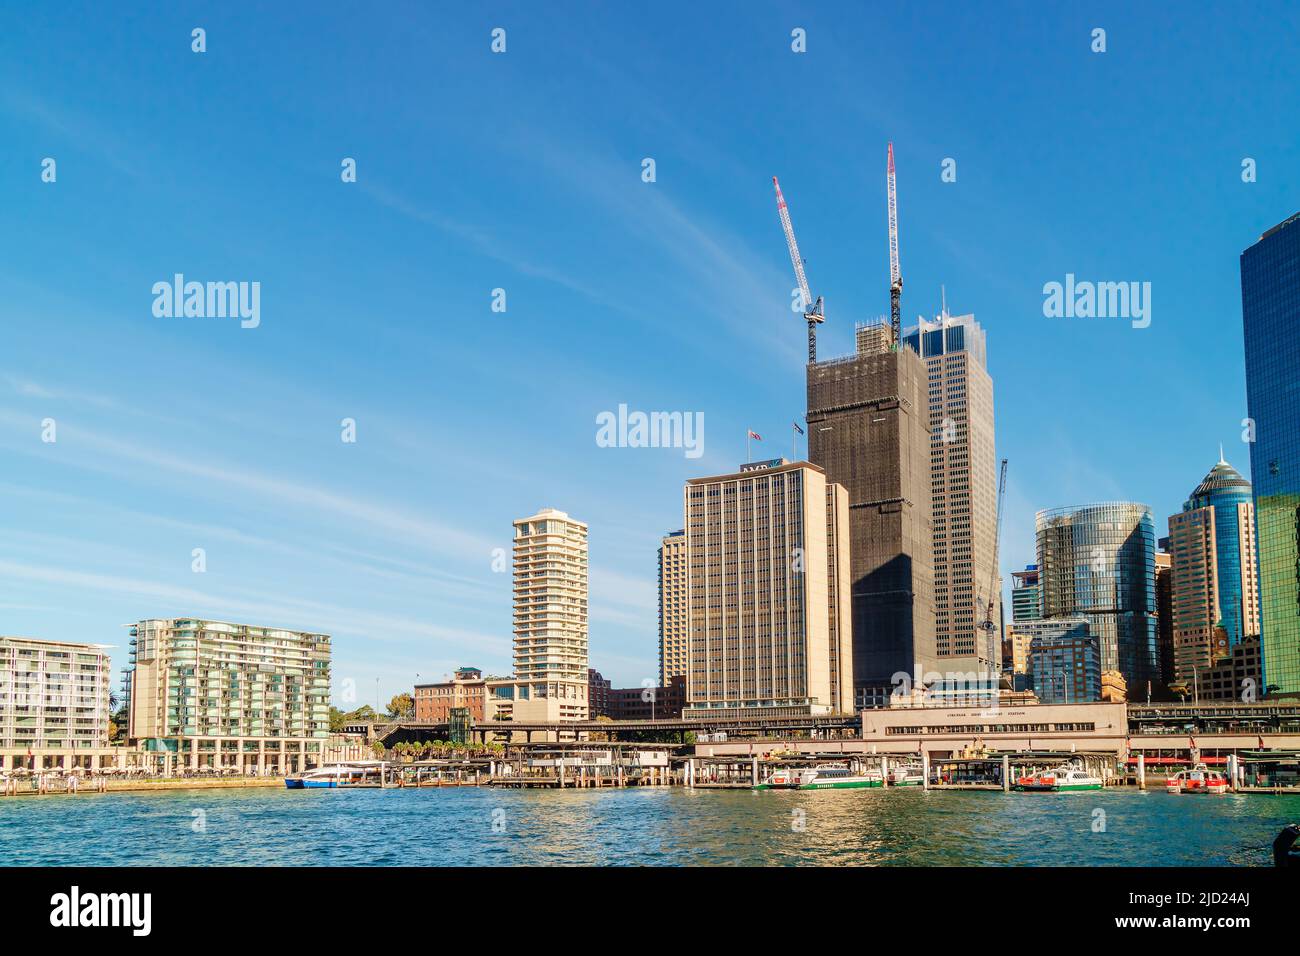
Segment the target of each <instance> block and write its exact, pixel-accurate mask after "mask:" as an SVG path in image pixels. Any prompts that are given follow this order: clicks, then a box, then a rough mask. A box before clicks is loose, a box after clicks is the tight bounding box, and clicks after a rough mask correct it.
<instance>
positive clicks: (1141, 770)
mask: <svg viewBox="0 0 1300 956" xmlns="http://www.w3.org/2000/svg"><path fill="white" fill-rule="evenodd" d="M1146 788H1147V755H1146V754H1138V789H1139V790H1145V789H1146Z"/></svg>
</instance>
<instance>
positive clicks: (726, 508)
mask: <svg viewBox="0 0 1300 956" xmlns="http://www.w3.org/2000/svg"><path fill="white" fill-rule="evenodd" d="M684 510H685V515H686V529H685V530H686V549H687V602H688V609H689V610H688V614H689V628H690V638H689V653H690V668H689V671H688V674H687V680H686V709H687V710H688V711H690V712H691V713H692V714H694V715H701V714H703V715H708V714H719V715H726V716H749V715H754V716H760V715H763V714H777V713H780V714H807V713H832V712H850V711H851V710H852V707H853V694H852V677H851V674H852V660H853V651H852V645H851V633H852V630H851V627H852V625H851V617H850V610H849V603H848V602H847V601H845V600H843V596H844V595H846V594H848V593H849V589H850V583H849V567H848V566H849V560H850V555H849V554H846V550H847V549H846V544H847V542H848V540H849V514H848V511H849V509H848V497H847V494H846V493H845V491H844V489H843V488H842V487H839V486H837V485H835V484H834V483H831V482H828V481H827V479H826V474H825V472H823V471H822V469H821V468H819V467H817V466H816V465H813V464H810V463H809V462H794V463H791V462H788V461H786V460H785V459H783V458H778V459H774V460H771V461H765V462H756V463H752V464H747V465H744V466H742V467H741V469H740V471H739V472H737V473H733V474H727V475H717V476H713V477H708V478H693V479H691V480H689V481H688V482H687V483H686V487H685V491H684Z"/></svg>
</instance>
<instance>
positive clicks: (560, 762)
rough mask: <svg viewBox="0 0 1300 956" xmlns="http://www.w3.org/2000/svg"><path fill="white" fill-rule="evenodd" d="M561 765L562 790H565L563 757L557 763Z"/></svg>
mask: <svg viewBox="0 0 1300 956" xmlns="http://www.w3.org/2000/svg"><path fill="white" fill-rule="evenodd" d="M556 763H558V764H559V765H560V789H561V790H563V789H564V758H563V757H561V758H560V759H559V760H557V761H556Z"/></svg>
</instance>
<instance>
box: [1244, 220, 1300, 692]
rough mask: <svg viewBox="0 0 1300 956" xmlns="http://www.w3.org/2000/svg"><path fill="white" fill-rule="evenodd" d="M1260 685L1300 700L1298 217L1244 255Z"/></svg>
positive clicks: (1247, 395)
mask: <svg viewBox="0 0 1300 956" xmlns="http://www.w3.org/2000/svg"><path fill="white" fill-rule="evenodd" d="M1241 313H1242V321H1243V325H1244V328H1245V341H1246V403H1247V414H1248V415H1249V416H1250V421H1249V430H1248V435H1247V437H1253V439H1254V441H1253V442H1252V444H1251V446H1250V474H1251V480H1252V481H1253V483H1254V486H1255V522H1256V528H1257V543H1258V551H1259V593H1260V617H1261V628H1262V634H1263V641H1262V645H1263V646H1262V651H1263V657H1264V683H1265V686H1266V689H1267V690H1268V692H1269V694H1270V696H1276V695H1278V694H1285V695H1288V696H1294V695H1300V572H1297V570H1296V569H1297V568H1300V401H1297V396H1298V395H1300V388H1298V386H1297V382H1298V381H1300V335H1297V332H1296V330H1297V329H1300V213H1297V214H1296V215H1294V216H1292V217H1291V218H1290V219H1287V220H1286V221H1285V222H1282V223H1279V224H1278V225H1276V226H1274V227H1273V228H1272V229H1270V230H1268V232H1266V233H1264V234H1263V235H1262V236H1260V238H1259V241H1258V242H1256V243H1255V244H1254V245H1253V246H1251V247H1250V248H1249V249H1247V250H1246V251H1245V252H1243V253H1242V254H1241Z"/></svg>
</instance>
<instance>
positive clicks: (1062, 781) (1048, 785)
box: [1012, 763, 1104, 793]
mask: <svg viewBox="0 0 1300 956" xmlns="http://www.w3.org/2000/svg"><path fill="white" fill-rule="evenodd" d="M1103 786H1104V784H1103V783H1102V780H1101V777H1094V776H1092V775H1091V774H1090V773H1088V772H1087V771H1086V770H1084V769H1083V766H1082V765H1081V764H1077V763H1066V764H1061V766H1059V767H1057V768H1056V769H1054V770H1042V771H1040V772H1038V773H1033V774H1029V775H1028V776H1024V777H1019V778H1017V779H1016V783H1015V786H1013V787H1012V789H1013V790H1024V791H1036V792H1053V793H1056V792H1060V791H1063V790H1100V789H1102V787H1103Z"/></svg>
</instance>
